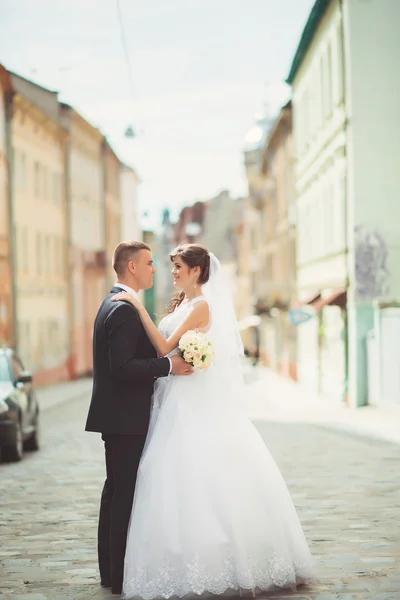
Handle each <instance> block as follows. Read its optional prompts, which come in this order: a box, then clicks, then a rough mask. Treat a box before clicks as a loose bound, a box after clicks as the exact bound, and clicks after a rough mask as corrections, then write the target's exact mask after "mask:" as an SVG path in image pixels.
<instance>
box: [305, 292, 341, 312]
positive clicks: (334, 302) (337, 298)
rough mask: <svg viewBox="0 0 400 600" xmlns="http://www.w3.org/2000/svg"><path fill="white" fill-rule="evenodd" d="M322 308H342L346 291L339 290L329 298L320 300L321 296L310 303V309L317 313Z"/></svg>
mask: <svg viewBox="0 0 400 600" xmlns="http://www.w3.org/2000/svg"><path fill="white" fill-rule="evenodd" d="M324 306H340V307H341V308H344V307H345V306H346V290H345V288H340V289H338V290H335V291H334V292H332V294H330V295H329V296H326V297H325V298H321V296H320V297H319V298H318V299H316V300H315V301H314V302H312V303H311V307H312V308H313V309H314V310H315V311H316V312H318V311H319V310H321V308H323V307H324Z"/></svg>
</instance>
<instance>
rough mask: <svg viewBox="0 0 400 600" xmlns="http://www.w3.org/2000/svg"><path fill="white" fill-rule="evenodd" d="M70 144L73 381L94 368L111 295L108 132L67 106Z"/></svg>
mask: <svg viewBox="0 0 400 600" xmlns="http://www.w3.org/2000/svg"><path fill="white" fill-rule="evenodd" d="M61 115H62V117H61V119H62V124H63V126H64V127H65V129H66V130H67V131H68V133H69V139H68V146H67V166H66V182H67V204H68V224H69V227H68V229H69V264H70V293H71V296H70V305H71V327H70V340H71V357H70V376H71V377H72V378H75V377H78V376H81V375H84V374H87V373H90V372H91V370H92V332H93V323H94V319H95V317H96V313H97V310H98V308H99V306H100V304H101V302H102V300H103V298H104V295H105V293H106V287H105V266H106V262H105V222H104V191H103V185H104V181H103V180H104V175H103V163H102V145H103V139H104V138H103V135H102V133H101V132H100V131H99V130H98V129H96V128H95V127H93V126H92V125H91V124H90V123H88V122H87V121H85V119H83V117H82V116H81V115H79V113H77V112H76V111H75V110H74V109H73V108H72V107H70V106H68V105H67V104H62V105H61Z"/></svg>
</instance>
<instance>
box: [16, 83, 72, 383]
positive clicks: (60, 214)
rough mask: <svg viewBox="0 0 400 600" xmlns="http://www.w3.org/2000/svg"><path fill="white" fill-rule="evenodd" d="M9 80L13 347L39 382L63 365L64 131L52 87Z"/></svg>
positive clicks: (56, 375)
mask: <svg viewBox="0 0 400 600" xmlns="http://www.w3.org/2000/svg"><path fill="white" fill-rule="evenodd" d="M11 82H12V86H13V91H14V95H13V101H12V111H13V117H12V131H11V135H12V145H13V229H14V233H15V259H16V262H15V269H14V278H15V296H16V297H15V308H16V321H17V347H18V350H19V353H20V355H21V357H22V359H23V360H24V361H25V362H26V364H27V367H28V368H30V369H32V370H33V372H34V375H35V381H36V384H37V385H44V384H47V383H54V382H56V381H61V380H65V379H67V378H68V372H69V371H68V365H69V333H68V331H69V284H68V281H69V277H68V263H67V204H66V196H65V187H64V167H65V144H66V132H65V131H64V129H63V128H62V127H61V125H60V120H59V105H58V100H57V94H56V93H55V92H50V91H49V90H46V89H45V88H42V87H40V86H37V85H35V84H33V83H31V82H29V81H27V80H25V79H23V78H21V77H19V76H17V75H13V74H11Z"/></svg>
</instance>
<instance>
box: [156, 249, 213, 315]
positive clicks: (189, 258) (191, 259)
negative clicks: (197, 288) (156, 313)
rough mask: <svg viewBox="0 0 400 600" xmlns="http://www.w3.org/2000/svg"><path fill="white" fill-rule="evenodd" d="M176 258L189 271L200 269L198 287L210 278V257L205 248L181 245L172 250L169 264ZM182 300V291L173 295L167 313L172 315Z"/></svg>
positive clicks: (183, 296) (183, 295)
mask: <svg viewBox="0 0 400 600" xmlns="http://www.w3.org/2000/svg"><path fill="white" fill-rule="evenodd" d="M177 257H179V258H180V259H181V261H182V262H183V263H184V264H185V265H186V266H187V267H189V269H193V268H194V267H200V275H199V278H198V280H197V282H198V284H199V285H203V284H204V283H207V281H208V280H209V278H210V255H209V253H208V250H207V248H205V247H204V246H201V245H200V244H181V245H180V246H178V247H177V248H175V250H172V252H171V254H170V255H169V258H170V260H171V262H174V260H175V258H177ZM184 298H185V292H184V291H183V290H182V291H180V292H178V293H177V294H175V296H173V298H172V299H171V302H170V303H169V304H168V306H167V313H168V314H169V313H172V312H173V311H174V310H175V308H176V307H177V306H179V305H180V304H181V302H182V301H183V299H184Z"/></svg>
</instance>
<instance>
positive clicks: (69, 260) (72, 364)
mask: <svg viewBox="0 0 400 600" xmlns="http://www.w3.org/2000/svg"><path fill="white" fill-rule="evenodd" d="M67 114H68V116H67V119H68V136H67V139H66V140H65V146H64V152H65V154H64V194H65V200H64V201H65V204H66V221H67V240H66V246H67V252H66V257H65V259H64V264H65V265H66V268H67V281H68V292H67V298H68V318H69V323H68V328H69V353H68V371H69V377H70V379H72V380H74V379H76V378H77V375H76V359H75V343H74V342H75V310H74V273H73V251H74V246H73V239H72V227H73V222H72V219H73V214H72V213H73V210H72V197H71V129H72V125H71V110H70V109H68V112H67Z"/></svg>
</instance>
